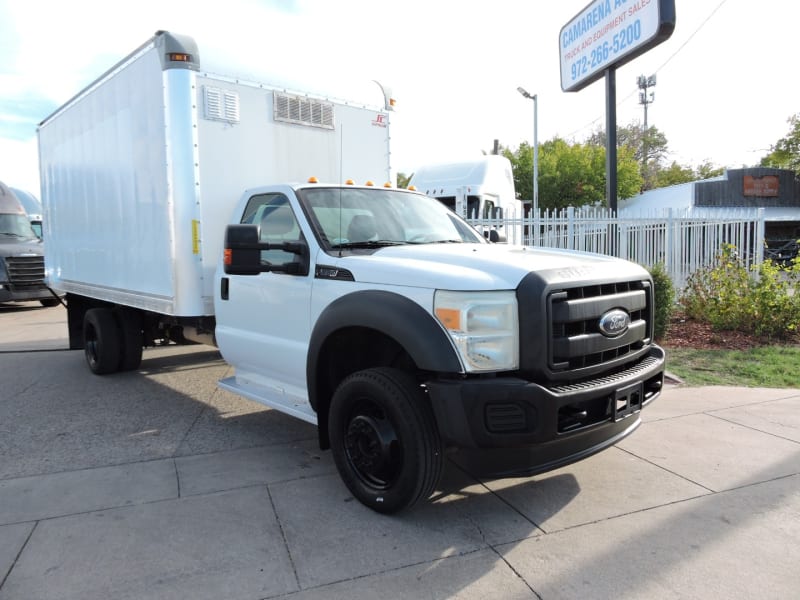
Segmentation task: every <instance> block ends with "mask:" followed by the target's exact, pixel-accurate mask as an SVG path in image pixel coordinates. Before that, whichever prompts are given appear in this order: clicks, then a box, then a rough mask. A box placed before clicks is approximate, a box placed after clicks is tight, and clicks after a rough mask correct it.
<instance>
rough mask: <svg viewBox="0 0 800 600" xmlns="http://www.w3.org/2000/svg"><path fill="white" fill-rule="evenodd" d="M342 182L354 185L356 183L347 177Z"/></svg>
mask: <svg viewBox="0 0 800 600" xmlns="http://www.w3.org/2000/svg"><path fill="white" fill-rule="evenodd" d="M344 184H345V185H355V184H356V182H355V181H353V180H352V179H348V180H347V181H345V182H344Z"/></svg>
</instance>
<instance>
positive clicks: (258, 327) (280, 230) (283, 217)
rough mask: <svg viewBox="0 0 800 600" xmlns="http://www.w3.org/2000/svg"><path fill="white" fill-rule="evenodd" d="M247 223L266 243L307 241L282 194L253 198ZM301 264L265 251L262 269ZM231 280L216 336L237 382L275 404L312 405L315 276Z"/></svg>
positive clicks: (231, 277)
mask: <svg viewBox="0 0 800 600" xmlns="http://www.w3.org/2000/svg"><path fill="white" fill-rule="evenodd" d="M241 222H242V223H246V224H254V225H259V227H260V240H261V241H262V242H270V243H280V242H283V241H298V240H303V239H305V238H304V236H303V233H302V231H301V230H300V227H299V224H298V220H297V217H296V215H295V214H294V211H293V209H292V207H291V204H290V203H289V199H288V198H287V197H286V196H285V195H283V194H281V193H267V194H259V195H255V196H253V197H252V198H251V199H250V201H249V202H248V204H247V206H246V208H245V211H244V214H243V216H242V219H241ZM298 259H299V257H298V256H297V255H296V254H292V253H291V252H285V251H283V250H262V251H261V263H262V264H270V265H284V264H286V263H290V262H293V261H296V260H298ZM311 272H312V273H313V269H311ZM226 277H227V278H228V284H227V287H228V289H227V300H225V299H222V298H217V299H216V302H215V307H216V315H217V328H216V334H217V343H218V345H219V348H220V351H221V352H222V354H223V356H224V357H225V359H226V360H227V361H228V362H229V363H230V364H232V365H233V366H234V367H236V376H237V380H238V379H240V378H242V379H246V380H247V383H248V385H257V386H258V387H259V388H262V390H260V393H262V394H263V395H264V397H265V398H266V397H268V398H269V399H270V400H271V401H273V402H275V403H278V404H285V403H289V404H292V405H295V406H298V405H300V404H307V403H308V400H307V394H306V386H305V372H306V353H307V349H308V339H309V335H310V317H309V314H310V313H309V307H310V298H311V283H312V276H309V275H296V274H291V273H286V272H266V273H261V274H259V275H255V276H253V275H226ZM221 293H222V292H221V290H217V294H218V295H219V294H221Z"/></svg>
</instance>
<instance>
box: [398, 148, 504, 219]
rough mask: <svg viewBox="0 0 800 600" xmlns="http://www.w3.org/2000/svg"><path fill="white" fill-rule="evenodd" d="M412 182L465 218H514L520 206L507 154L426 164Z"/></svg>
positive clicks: (416, 187)
mask: <svg viewBox="0 0 800 600" xmlns="http://www.w3.org/2000/svg"><path fill="white" fill-rule="evenodd" d="M409 186H413V188H414V189H416V190H418V191H421V192H423V193H425V194H427V195H429V196H431V197H433V198H436V199H437V200H439V201H440V202H441V203H442V204H444V205H445V206H447V207H448V208H449V209H450V210H452V211H453V212H455V213H456V214H458V215H459V216H461V217H462V218H465V219H503V218H512V217H513V216H514V215H515V213H516V212H517V211H518V210H519V208H520V203H519V201H518V200H517V199H516V192H515V191H514V176H513V173H512V170H511V162H510V161H509V160H508V159H507V158H506V157H505V156H499V155H488V156H483V157H480V158H477V159H472V160H463V161H456V162H448V163H437V164H430V165H423V166H422V167H420V168H419V169H417V171H416V172H415V173H414V174H413V175H412V177H411V180H410V181H409Z"/></svg>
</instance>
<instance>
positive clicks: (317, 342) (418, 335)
mask: <svg viewBox="0 0 800 600" xmlns="http://www.w3.org/2000/svg"><path fill="white" fill-rule="evenodd" d="M346 327H366V328H369V329H374V330H376V331H379V332H381V333H383V334H385V335H387V336H389V337H391V338H392V339H394V340H395V341H397V342H398V343H399V344H400V345H401V346H402V347H403V348H405V350H406V351H407V352H408V353H409V354H410V355H411V357H412V358H413V360H414V362H415V363H416V364H417V366H418V367H419V368H420V369H423V370H426V371H438V372H441V373H461V372H463V368H462V366H461V361H460V360H459V358H458V355H457V354H456V350H455V348H454V347H453V344H452V342H451V341H450V338H449V336H448V335H447V333H446V332H445V331H444V329H443V328H442V326H441V325H440V324H439V323H438V321H436V319H435V318H434V317H433V315H431V314H430V313H429V312H428V311H426V310H425V309H424V308H422V307H421V306H420V305H419V304H417V303H416V302H414V301H413V300H410V299H408V298H406V297H405V296H401V295H400V294H395V293H392V292H386V291H383V290H364V291H359V292H353V293H351V294H347V295H346V296H342V297H341V298H337V299H336V300H334V301H333V302H331V303H330V304H329V305H328V306H327V307H326V308H325V310H323V311H322V313H321V314H320V316H319V318H318V319H317V322H316V324H315V325H314V329H313V331H312V332H311V339H310V340H309V344H308V357H307V361H306V382H307V386H308V398H309V402H310V403H311V406H312V408H313V409H314V410H318V408H317V407H318V404H319V402H318V398H317V391H318V385H317V375H316V374H317V367H318V360H319V355H320V352H321V351H322V347H323V345H324V344H325V341H326V340H327V339H328V338H329V337H330V335H331V334H333V333H334V332H336V331H337V330H339V329H344V328H346Z"/></svg>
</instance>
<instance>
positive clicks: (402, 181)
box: [397, 172, 414, 189]
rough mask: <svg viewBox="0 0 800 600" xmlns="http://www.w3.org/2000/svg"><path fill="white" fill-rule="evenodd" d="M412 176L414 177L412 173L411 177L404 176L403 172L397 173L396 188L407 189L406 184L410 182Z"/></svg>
mask: <svg viewBox="0 0 800 600" xmlns="http://www.w3.org/2000/svg"><path fill="white" fill-rule="evenodd" d="M413 176H414V174H413V173H412V174H411V175H406V174H405V173H403V172H398V173H397V187H399V188H403V189H405V188H407V187H408V182H409V181H411V178H412V177H413Z"/></svg>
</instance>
